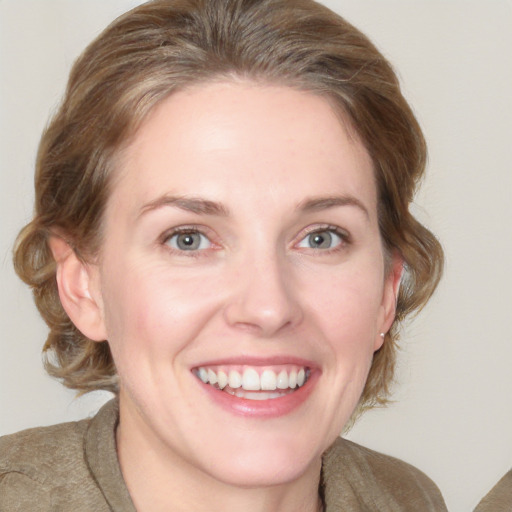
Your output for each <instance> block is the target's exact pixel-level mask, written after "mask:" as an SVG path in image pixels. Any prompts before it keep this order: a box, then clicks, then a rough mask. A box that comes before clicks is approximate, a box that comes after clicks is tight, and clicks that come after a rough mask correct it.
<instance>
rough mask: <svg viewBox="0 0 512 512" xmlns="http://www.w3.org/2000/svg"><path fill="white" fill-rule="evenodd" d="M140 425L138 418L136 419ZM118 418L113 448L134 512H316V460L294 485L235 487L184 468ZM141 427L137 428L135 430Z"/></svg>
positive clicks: (185, 464)
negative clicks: (115, 447)
mask: <svg viewBox="0 0 512 512" xmlns="http://www.w3.org/2000/svg"><path fill="white" fill-rule="evenodd" d="M139 420H140V418H139ZM133 421H134V418H130V417H123V415H122V414H121V420H120V424H119V427H118V430H117V449H118V457H119V462H120V465H121V471H122V473H123V477H124V480H125V482H126V485H127V488H128V491H129V493H130V496H131V498H132V501H133V503H134V505H135V508H136V510H137V511H138V512H149V511H151V512H160V511H162V512H163V511H168V510H173V511H176V512H185V511H190V510H194V511H196V512H203V511H204V512H207V511H208V512H210V511H211V510H212V509H215V510H223V511H224V512H231V511H233V512H235V511H239V510H243V511H244V512H318V511H321V510H322V506H321V502H320V500H319V496H318V488H319V483H320V472H321V459H320V458H319V459H318V460H315V461H313V462H312V463H311V464H310V466H309V467H307V468H306V470H305V471H304V472H303V473H302V474H300V475H299V476H298V477H297V478H296V479H295V480H293V481H290V482H279V483H276V484H275V485H263V486H254V487H249V486H243V487H242V486H237V485H232V484H230V483H228V482H223V481H220V480H218V479H216V478H215V476H214V475H212V474H211V473H208V472H206V471H204V470H202V469H200V468H197V467H195V466H193V465H192V464H190V463H189V462H188V461H185V460H183V458H181V457H179V456H178V455H176V454H175V453H174V452H173V451H172V450H170V449H169V448H167V447H165V446H163V444H162V443H160V442H158V440H155V439H152V436H151V435H147V434H148V433H147V432H146V433H144V430H143V429H141V428H134V427H135V425H134V424H133ZM140 426H141V425H138V427H140Z"/></svg>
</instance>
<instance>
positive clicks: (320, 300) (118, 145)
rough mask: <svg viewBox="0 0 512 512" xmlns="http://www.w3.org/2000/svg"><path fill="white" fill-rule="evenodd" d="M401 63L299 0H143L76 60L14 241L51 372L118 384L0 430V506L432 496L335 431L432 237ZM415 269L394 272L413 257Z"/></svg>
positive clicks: (92, 383) (389, 360) (122, 506)
mask: <svg viewBox="0 0 512 512" xmlns="http://www.w3.org/2000/svg"><path fill="white" fill-rule="evenodd" d="M425 153H426V150H425V144H424V140H423V136H422V134H421V130H420V128H419V126H418V124H417V122H416V120H415V118H414V116H413V114H412V112H411V110H410V108H409V106H408V105H407V103H406V102H405V100H404V98H403V97H402V95H401V93H400V89H399V85H398V81H397V79H396V76H395V75H394V73H393V71H392V69H391V67H390V66H389V64H388V63H387V62H386V60H385V59H384V58H383V57H382V56H381V55H380V54H379V52H378V51H377V50H376V49H375V47H374V46H373V45H372V44H371V43H370V42H369V41H368V39H367V38H366V37H365V36H363V35H362V34H361V33H360V32H359V31H357V30H356V29H355V28H354V27H352V26H350V25H349V24H348V23H346V22H345V21H344V20H342V19H340V18H339V17H338V16H336V15H335V14H333V13H332V12H331V11H329V10H328V9H326V8H325V7H322V6H320V5H318V4H316V3H314V2H312V1H310V0H299V1H294V2H290V1H285V0H263V1H258V2H254V1H250V0H229V1H228V0H157V1H154V2H149V3H148V4H145V5H143V6H141V7H139V8H136V9H134V10H133V11H131V12H129V13H127V14H126V15H124V16H122V17H121V18H119V19H118V20H116V21H115V22H114V23H113V24H112V25H111V26H110V27H108V28H107V29H106V31H105V32H104V33H103V34H101V35H100V36H99V38H98V39H97V40H96V41H94V42H93V43H92V44H91V45H90V46H89V47H88V48H87V49H86V51H85V52H84V54H83V55H82V56H81V58H80V59H79V60H78V61H77V63H76V64H75V66H74V68H73V70H72V72H71V76H70V79H69V84H68V89H67V92H66V96H65V98H64V101H63V104H62V106H61V108H60V110H59V112H58V113H57V114H56V116H55V117H54V119H53V120H52V122H51V124H50V125H49V127H48V129H47V130H46V132H45V133H44V135H43V138H42V141H41V145H40V150H39V155H38V162H37V171H36V213H35V216H34V219H33V221H32V222H31V223H30V224H29V225H28V226H27V227H26V228H25V229H24V230H23V231H22V232H21V234H20V236H19V239H18V242H17V246H16V252H15V264H16V268H17V271H18V273H19V275H20V276H21V277H22V278H23V279H24V280H25V281H26V282H27V283H29V284H30V285H31V286H32V287H33V288H34V293H35V297H36V302H37V304H38V307H39V309H40V311H41V313H42V315H43V317H44V318H45V320H46V321H47V323H48V325H49V327H50V334H49V337H48V340H47V343H46V345H45V351H46V354H47V355H48V358H47V362H46V363H47V369H48V371H49V372H50V373H51V374H52V375H54V376H56V377H58V378H60V379H61V380H62V382H63V383H64V384H65V385H66V386H68V387H71V388H74V389H77V390H79V391H80V392H87V391H90V390H94V389H108V390H111V391H113V392H114V393H115V394H116V399H115V400H113V401H112V402H110V403H108V404H107V405H106V406H105V407H104V408H103V409H102V410H101V411H100V412H99V413H98V415H97V416H96V417H94V418H93V419H92V420H85V421H82V422H78V423H75V424H65V425H60V426H56V427H50V428H45V429H36V430H32V431H27V432H22V433H19V434H16V435H14V436H10V437H6V438H4V439H2V441H1V442H0V443H1V444H0V453H1V454H2V455H1V456H0V475H1V476H0V508H1V509H2V510H4V509H5V510H27V509H30V510H53V509H57V510H73V511H77V510H123V511H124V510H138V511H139V512H140V511H145V510H151V511H155V510H198V511H200V510H205V509H207V510H211V509H212V508H215V509H219V510H245V511H252V510H266V511H267V510H268V511H272V510H279V511H298V510H303V511H316V510H326V511H329V512H331V511H335V510H349V511H350V510H354V511H355V510H379V511H385V510H390V511H391V510H393V511H396V510H436V511H437V510H446V508H445V506H444V502H443V499H442V497H441V495H440V493H439V491H438V490H437V488H436V487H435V485H434V484H433V483H432V482H431V481H430V480H429V479H428V478H427V477H425V476H424V475H423V474H422V473H421V472H419V471H418V470H416V469H414V468H412V467H411V466H409V465H407V464H405V463H403V462H400V461H398V460H396V459H392V458H390V457H387V456H384V455H381V454H377V453H375V452H372V451H370V450H367V449H365V448H363V447H361V446H357V445H354V444H352V443H349V442H348V441H342V440H341V439H339V438H338V436H339V434H340V432H341V431H342V429H343V427H344V426H345V425H346V424H347V423H348V422H349V421H350V420H351V418H352V419H353V418H354V417H355V416H356V415H357V414H358V413H360V412H361V411H363V410H364V409H365V408H368V407H371V406H373V405H376V404H382V403H385V401H386V397H387V395H388V388H389V384H390V381H391V379H392V376H393V368H394V359H395V351H396V345H395V343H396V339H397V334H398V324H399V322H400V321H401V320H403V319H404V318H405V317H406V315H408V314H409V313H411V312H413V311H415V310H417V309H418V308H420V307H421V306H423V305H424V304H425V302H426V301H427V300H428V298H429V297H430V295H431V294H432V292H433V290H434V289H435V286H436V284H437V282H438V280H439V277H440V274H441V268H442V251H441V248H440V246H439V244H438V242H437V241H436V239H435V238H434V236H433V235H432V234H431V233H430V232H429V231H428V230H426V229H425V228H424V227H423V226H421V225H420V224H419V223H418V222H417V221H416V220H415V219H414V218H413V217H412V216H411V214H410V213H409V210H408V206H409V204H410V202H411V200H412V197H413V194H414V191H415V188H416V185H417V183H418V181H419V180H420V178H421V176H422V174H423V172H424V166H425ZM404 268H405V272H404Z"/></svg>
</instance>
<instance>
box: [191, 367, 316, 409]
mask: <svg viewBox="0 0 512 512" xmlns="http://www.w3.org/2000/svg"><path fill="white" fill-rule="evenodd" d="M238 364H243V365H250V366H272V365H281V364H294V365H298V366H306V367H308V368H310V372H311V373H310V375H309V378H308V380H307V382H306V383H305V384H304V386H302V387H301V388H298V389H297V390H295V391H293V392H290V393H288V394H286V395H284V396H282V397H279V398H272V399H269V400H249V399H247V398H240V397H237V396H234V395H231V394H229V393H226V392H225V391H221V390H219V389H217V388H215V387H213V386H210V385H209V384H204V383H203V382H202V381H201V380H199V379H198V378H197V377H194V378H195V380H196V382H197V384H198V385H199V386H200V387H201V389H202V390H203V391H204V393H206V394H207V396H208V399H209V400H211V401H212V402H214V403H215V404H217V405H218V406H220V407H222V408H223V409H224V410H227V411H228V412H230V413H231V414H235V415H237V416H244V417H248V418H278V417H280V416H285V415H286V414H290V413H291V412H293V411H294V410H296V409H298V408H299V407H300V406H301V405H302V404H303V403H304V402H306V400H307V399H308V397H309V396H310V395H311V393H312V391H313V389H314V388H315V386H316V383H317V382H318V379H319V377H320V374H321V372H320V371H318V370H317V369H313V368H312V367H313V365H312V363H311V362H309V361H305V360H301V359H297V358H289V357H286V358H284V357H283V358H280V357H278V358H272V359H268V358H265V359H259V358H256V359H255V358H243V359H242V358H232V359H229V360H227V359H222V360H219V361H209V362H208V363H207V364H201V365H198V366H206V367H208V366H217V365H238Z"/></svg>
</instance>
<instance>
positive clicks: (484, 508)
mask: <svg viewBox="0 0 512 512" xmlns="http://www.w3.org/2000/svg"><path fill="white" fill-rule="evenodd" d="M510 510H512V469H511V470H510V471H509V472H508V473H507V474H506V475H505V476H504V477H503V478H502V479H501V480H500V481H499V482H498V483H497V484H496V485H495V486H494V487H493V488H492V489H491V490H490V491H489V493H488V494H487V496H485V497H484V498H483V499H482V501H481V502H480V503H479V504H478V506H477V507H476V508H475V512H509V511H510Z"/></svg>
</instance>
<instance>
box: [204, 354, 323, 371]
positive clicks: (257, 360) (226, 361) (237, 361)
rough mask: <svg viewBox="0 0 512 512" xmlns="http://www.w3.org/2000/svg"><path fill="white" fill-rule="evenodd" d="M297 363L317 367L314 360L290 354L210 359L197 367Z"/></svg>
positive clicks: (296, 364)
mask: <svg viewBox="0 0 512 512" xmlns="http://www.w3.org/2000/svg"><path fill="white" fill-rule="evenodd" d="M285 364H290V365H295V366H305V367H308V368H315V367H317V365H316V364H315V363H313V362H312V361H308V360H307V359H302V358H300V357H290V356H275V357H254V356H237V357H230V358H223V359H216V360H208V361H207V362H203V363H200V364H197V365H195V366H194V367H195V368H199V367H200V366H204V367H208V366H220V365H226V366H230V365H233V366H235V365H241V366H244V365H247V366H279V365H285Z"/></svg>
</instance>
